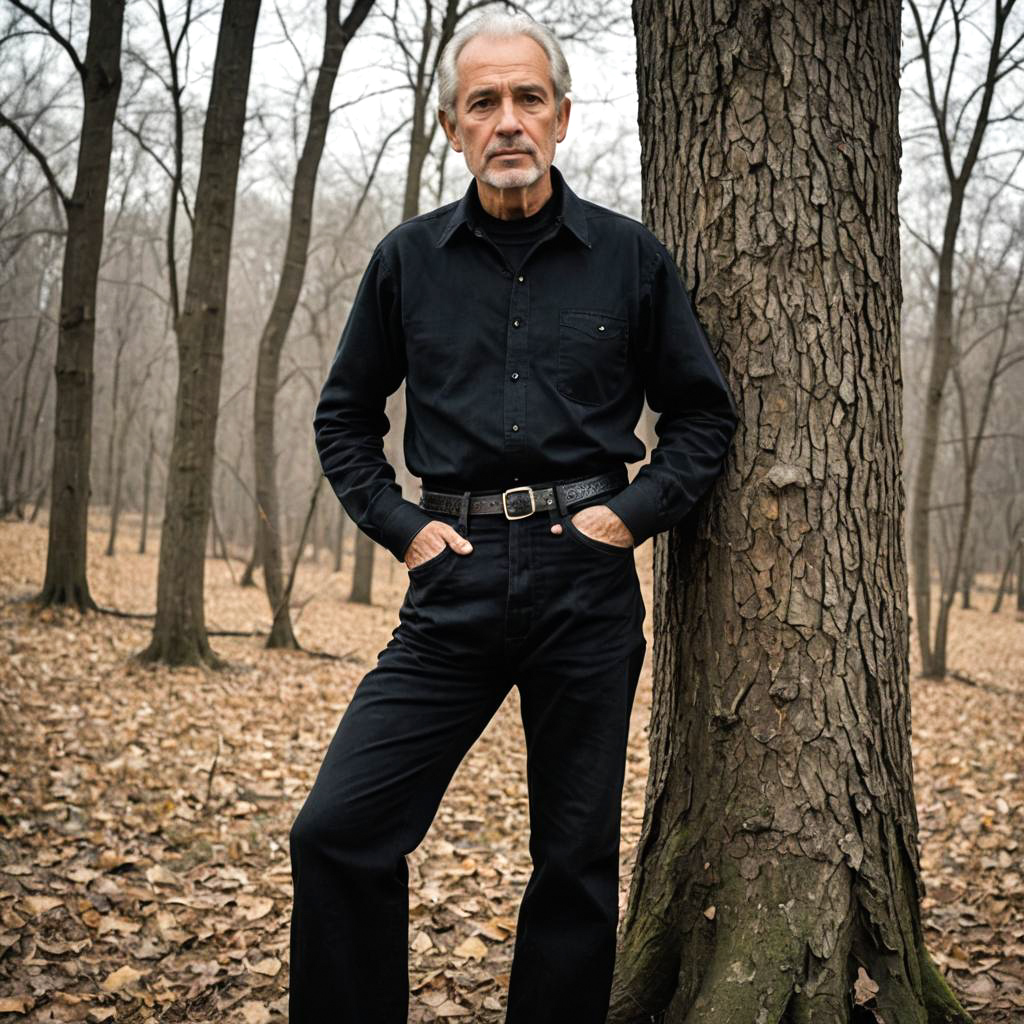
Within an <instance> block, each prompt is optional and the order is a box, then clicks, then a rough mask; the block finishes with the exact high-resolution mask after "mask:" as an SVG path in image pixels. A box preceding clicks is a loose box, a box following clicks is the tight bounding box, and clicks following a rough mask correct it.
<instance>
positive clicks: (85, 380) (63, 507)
mask: <svg viewBox="0 0 1024 1024" xmlns="http://www.w3.org/2000/svg"><path fill="white" fill-rule="evenodd" d="M11 3H12V4H13V6H15V7H17V8H18V10H20V11H23V12H24V14H25V16H26V18H27V19H28V20H29V21H30V22H34V23H35V24H36V25H38V26H39V27H40V28H41V29H42V30H43V32H45V33H46V34H47V35H48V36H49V37H50V38H51V39H52V40H53V41H54V42H56V43H57V44H58V45H59V46H60V47H61V48H62V49H63V50H64V51H65V53H66V54H67V56H68V57H69V58H70V59H71V63H72V64H73V65H74V67H75V70H76V71H77V72H78V76H79V78H80V80H81V85H82V104H83V106H82V129H81V134H80V137H79V145H78V167H77V173H76V175H75V187H74V191H73V192H72V194H71V195H70V196H69V195H67V193H65V192H64V190H63V189H62V188H61V186H60V183H59V182H58V180H57V176H56V174H55V173H54V172H53V170H52V169H51V168H50V164H49V162H48V160H47V158H46V156H45V155H44V154H43V152H42V151H41V150H40V149H39V147H38V146H36V144H35V143H34V142H33V140H32V139H31V138H30V137H29V135H28V133H26V132H25V131H24V130H23V129H22V128H21V127H20V126H19V125H18V124H17V123H15V122H14V121H12V120H11V119H9V118H8V117H7V116H6V115H5V114H3V113H0V126H5V127H7V128H9V129H10V130H11V131H13V132H14V134H15V135H17V136H18V138H19V139H20V140H21V142H22V144H23V145H24V147H25V149H26V150H27V151H28V152H29V153H30V154H31V155H32V156H33V157H34V158H35V159H36V160H37V161H38V162H39V165H40V167H41V168H42V171H43V174H44V175H45V176H46V179H47V181H48V182H49V184H50V188H51V189H52V190H53V192H54V194H55V195H56V196H57V197H58V198H59V199H60V203H61V205H62V206H63V208H64V213H65V216H66V217H67V244H66V246H65V249H64V269H63V275H62V281H61V299H60V322H59V328H58V335H57V365H56V381H57V411H56V430H55V434H54V449H53V477H52V483H51V486H50V522H49V543H48V547H47V553H46V576H45V579H44V581H43V589H42V592H41V593H40V594H39V603H40V604H42V605H73V606H75V607H76V608H80V609H82V610H86V609H94V608H95V607H96V604H95V602H94V601H93V599H92V595H91V594H90V592H89V584H88V580H87V577H86V561H87V530H88V518H89V461H90V457H91V449H92V384H93V365H92V357H93V347H94V344H95V338H96V281H97V277H98V275H99V266H100V256H101V254H102V252H103V230H104V215H105V204H106V196H107V182H108V180H109V176H110V151H111V145H112V138H113V127H114V113H115V111H116V109H117V100H118V96H119V94H120V91H121V34H122V27H123V23H124V0H92V2H91V3H90V5H89V38H88V41H87V43H86V50H85V58H84V59H83V58H82V57H81V56H80V55H79V53H78V51H77V50H76V49H75V47H74V46H73V45H72V43H71V41H70V39H68V38H66V37H65V36H64V35H63V34H62V33H61V32H60V30H59V29H58V28H57V25H56V23H55V21H54V20H53V18H52V11H53V8H52V5H51V8H50V10H51V17H50V18H46V17H44V16H43V15H41V14H39V13H38V12H37V11H35V10H34V9H33V8H32V7H30V6H29V5H28V4H26V3H23V2H21V0H11Z"/></svg>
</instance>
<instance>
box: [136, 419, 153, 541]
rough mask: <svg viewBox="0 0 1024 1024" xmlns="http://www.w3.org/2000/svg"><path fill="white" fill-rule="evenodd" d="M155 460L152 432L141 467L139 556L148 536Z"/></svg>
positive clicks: (150, 432) (151, 432)
mask: <svg viewBox="0 0 1024 1024" xmlns="http://www.w3.org/2000/svg"><path fill="white" fill-rule="evenodd" d="M155 458H156V438H155V437H154V434H153V430H152V428H150V431H149V451H148V453H147V454H146V464H145V465H144V466H143V467H142V529H141V530H140V532H139V554H140V555H144V554H145V553H146V540H147V537H148V535H149V498H150V491H151V488H152V486H153V460H154V459H155Z"/></svg>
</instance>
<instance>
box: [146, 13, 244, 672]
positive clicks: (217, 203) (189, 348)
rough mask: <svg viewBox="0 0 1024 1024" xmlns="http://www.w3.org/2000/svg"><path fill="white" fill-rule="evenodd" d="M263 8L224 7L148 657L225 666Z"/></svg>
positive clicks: (181, 326)
mask: <svg viewBox="0 0 1024 1024" xmlns="http://www.w3.org/2000/svg"><path fill="white" fill-rule="evenodd" d="M259 8H260V0H225V3H224V8H223V13H222V16H221V22H220V32H219V34H218V37H217V53H216V57H215V58H214V67H213V82H212V84H211V88H210V102H209V106H208V108H207V113H206V124H205V127H204V130H203V149H202V158H201V164H200V171H199V183H198V187H197V190H196V207H195V230H194V232H193V235H192V249H191V257H190V260H189V268H188V280H187V284H186V289H185V304H184V308H183V310H182V312H181V314H180V316H178V317H177V319H176V321H175V325H174V326H175V332H176V334H177V339H178V390H177V397H176V400H175V417H174V441H173V444H172V448H171V457H170V462H169V465H168V471H167V494H166V498H165V503H164V521H163V529H162V532H161V539H160V567H159V575H158V578H157V607H156V621H155V623H154V627H153V637H152V640H151V642H150V644H149V646H148V647H147V648H146V650H145V651H144V652H143V653H142V658H143V659H144V660H148V661H162V662H166V663H168V664H173V665H180V664H198V663H201V662H208V663H211V664H217V663H218V659H217V658H216V656H215V655H214V653H213V651H212V650H211V648H210V644H209V640H208V638H207V635H206V621H205V615H204V609H203V581H204V573H205V563H204V557H203V552H204V545H205V538H206V530H207V526H208V522H209V514H210V493H211V491H210V489H211V482H212V473H213V457H214V439H215V434H216V428H217V412H218V398H219V395H220V378H221V367H222V362H223V348H224V318H225V305H226V301H227V286H228V269H229V264H230V253H231V235H232V230H233V227H234V211H235V188H236V184H237V180H238V165H239V157H240V154H241V147H242V137H243V134H244V129H245V107H246V99H247V97H248V92H249V72H250V68H251V65H252V52H253V40H254V37H255V33H256V21H257V18H258V16H259Z"/></svg>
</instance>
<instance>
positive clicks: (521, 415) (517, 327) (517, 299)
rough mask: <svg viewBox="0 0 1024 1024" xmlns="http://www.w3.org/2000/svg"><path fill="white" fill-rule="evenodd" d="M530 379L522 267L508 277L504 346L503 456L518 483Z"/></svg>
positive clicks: (527, 301)
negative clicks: (510, 277)
mask: <svg viewBox="0 0 1024 1024" xmlns="http://www.w3.org/2000/svg"><path fill="white" fill-rule="evenodd" d="M529 379H530V282H529V278H528V275H527V272H526V269H525V267H524V268H523V269H522V270H520V271H519V272H518V273H514V274H513V275H512V292H511V295H510V297H509V304H508V323H507V326H506V344H505V388H504V391H505V396H504V397H505V417H504V429H505V452H506V453H507V455H508V457H509V462H510V464H511V466H512V469H513V472H514V473H515V474H516V475H514V476H513V477H512V482H513V483H518V482H519V476H518V473H519V471H520V468H521V465H522V455H523V453H524V452H525V451H526V428H527V403H526V397H527V396H526V388H527V383H528V382H529Z"/></svg>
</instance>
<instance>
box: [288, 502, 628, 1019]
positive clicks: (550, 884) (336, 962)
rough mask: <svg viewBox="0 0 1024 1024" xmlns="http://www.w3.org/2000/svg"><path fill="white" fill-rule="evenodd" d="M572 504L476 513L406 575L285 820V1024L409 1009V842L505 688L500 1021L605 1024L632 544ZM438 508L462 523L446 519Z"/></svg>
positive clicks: (419, 835)
mask: <svg viewBox="0 0 1024 1024" xmlns="http://www.w3.org/2000/svg"><path fill="white" fill-rule="evenodd" d="M609 496H610V495H603V496H596V497H593V498H591V499H589V500H588V501H587V502H586V503H584V504H599V503H601V502H602V501H603V500H605V499H606V498H607V497H609ZM582 507H583V505H582V504H581V505H579V506H577V507H575V508H573V509H572V510H571V511H570V512H567V513H566V514H564V515H560V514H559V513H558V512H557V511H556V512H554V513H549V512H547V511H543V512H541V511H538V512H537V513H535V514H534V515H532V516H530V517H529V518H526V519H520V520H514V521H509V520H507V519H506V518H505V517H504V516H501V515H478V516H473V517H471V518H470V520H469V523H468V527H467V528H466V529H465V531H464V532H465V533H466V535H467V536H468V537H469V539H470V541H471V542H472V544H473V548H474V550H473V552H472V553H471V554H469V555H460V554H457V553H456V552H455V551H454V550H452V549H451V548H450V547H446V548H445V550H444V551H443V552H441V553H440V554H438V555H436V556H434V557H433V558H431V559H429V560H428V561H426V562H424V563H423V564H421V565H418V566H416V567H415V568H414V569H412V570H410V571H409V588H408V591H407V592H406V595H405V600H404V602H403V604H402V607H401V609H400V611H399V618H400V622H399V625H398V626H397V627H396V629H395V630H394V633H393V635H392V639H391V640H390V641H389V642H388V645H387V647H386V648H385V649H384V650H382V651H380V652H379V654H378V661H377V664H376V666H375V667H374V668H372V669H371V670H370V671H369V672H367V674H366V675H365V676H364V677H363V679H362V680H361V682H360V683H359V685H358V686H357V687H356V690H355V692H354V694H353V696H352V699H351V701H350V702H349V704H348V707H347V708H346V709H345V712H344V714H343V716H342V718H341V722H340V724H339V726H338V729H337V731H336V733H335V735H334V738H333V739H332V740H331V743H330V746H329V748H328V750H327V753H326V756H325V757H324V760H323V763H322V765H321V767H320V771H319V774H318V775H317V778H316V782H315V784H314V785H313V788H312V790H311V792H310V793H309V796H308V797H307V799H306V801H305V804H304V805H303V807H302V809H301V811H300V812H299V814H298V816H297V818H296V819H295V821H294V824H293V825H292V829H291V833H290V846H291V858H292V877H293V881H294V887H295V898H294V908H293V913H292V921H291V992H290V1001H289V1020H290V1021H291V1024H405V1022H406V1020H407V1014H408V1005H409V973H408V958H409V933H408V911H409V905H408V865H407V862H406V859H405V857H406V854H408V853H410V852H411V851H412V850H414V849H415V848H416V847H417V846H418V845H419V843H420V841H421V840H422V839H423V837H424V835H425V834H426V832H427V830H428V829H429V827H430V825H431V822H432V821H433V819H434V815H435V813H436V811H437V808H438V805H439V804H440V802H441V799H442V797H443V795H444V793H445V790H446V788H447V786H448V783H449V781H450V780H451V777H452V775H453V774H454V772H455V770H456V768H457V767H458V766H459V763H460V762H461V761H462V759H463V757H464V756H465V754H466V752H467V751H468V750H469V748H470V747H471V746H472V745H473V743H474V742H475V741H476V739H477V737H479V735H480V733H481V732H482V731H483V730H484V728H485V726H486V725H487V723H488V722H489V721H490V719H491V717H492V716H493V715H494V713H495V711H496V710H497V709H498V708H499V707H500V706H501V704H502V702H503V701H504V700H505V697H506V696H507V695H508V693H509V691H510V689H511V687H512V686H518V687H519V699H520V705H521V710H522V720H523V728H524V732H525V737H526V749H527V781H528V786H529V807H530V838H529V849H530V856H531V859H532V863H533V873H532V875H531V877H530V879H529V882H528V884H527V886H526V889H525V892H524V894H523V897H522V902H521V904H520V908H519V916H518V924H517V930H516V937H515V948H514V957H513V963H512V970H511V975H510V981H509V992H508V1008H507V1014H506V1018H505V1019H506V1021H507V1022H508V1024H603V1022H604V1020H605V1016H606V1013H607V1009H608V1002H609V997H610V992H611V980H612V971H613V968H614V963H615V939H616V930H617V921H618V881H619V877H618V865H619V828H620V817H621V814H620V809H621V796H622V785H623V776H624V771H625V758H626V741H627V736H628V731H629V717H630V712H631V709H632V706H633V697H634V694H635V692H636V685H637V679H638V677H639V675H640V669H641V666H642V664H643V660H644V653H645V650H646V642H645V640H644V636H643V628H642V627H643V620H644V616H645V608H644V603H643V598H642V597H641V593H640V584H639V580H638V578H637V573H636V566H635V563H634V557H633V549H632V548H620V547H616V546H614V545H610V544H605V543H602V542H600V541H596V540H592V539H590V538H588V537H587V536H586V535H585V534H583V533H581V532H580V531H579V529H578V528H577V527H575V526H574V525H573V524H572V523H570V522H569V519H570V517H571V515H572V514H573V513H575V512H577V511H578V510H579V508H582ZM433 515H435V516H436V518H438V519H442V520H444V521H445V522H449V523H451V524H452V526H454V527H456V528H458V529H460V532H463V531H462V530H461V528H460V527H459V526H458V525H457V524H458V517H457V516H455V515H448V514H445V513H434V514H433ZM553 522H561V523H562V527H563V530H562V533H561V534H553V533H551V525H552V523H553ZM485 811H486V808H485Z"/></svg>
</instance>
